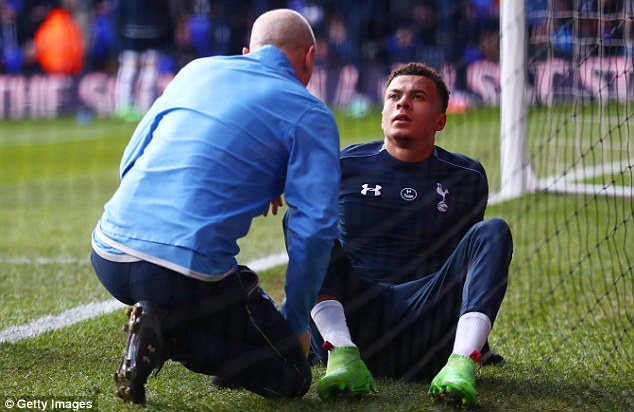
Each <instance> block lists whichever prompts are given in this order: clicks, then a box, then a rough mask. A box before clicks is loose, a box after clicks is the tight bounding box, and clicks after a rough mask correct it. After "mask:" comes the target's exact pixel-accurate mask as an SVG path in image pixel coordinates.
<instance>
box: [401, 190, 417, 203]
mask: <svg viewBox="0 0 634 412" xmlns="http://www.w3.org/2000/svg"><path fill="white" fill-rule="evenodd" d="M417 197H418V193H417V192H416V190H414V189H412V188H411V187H404V188H403V189H402V190H401V198H402V199H403V200H406V201H408V202H411V201H412V200H414V199H416V198H417Z"/></svg>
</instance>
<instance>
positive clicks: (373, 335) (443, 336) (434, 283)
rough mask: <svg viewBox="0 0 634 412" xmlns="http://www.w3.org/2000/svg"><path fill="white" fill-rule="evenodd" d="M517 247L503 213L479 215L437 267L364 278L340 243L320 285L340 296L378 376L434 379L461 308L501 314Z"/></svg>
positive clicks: (314, 346) (322, 355) (317, 350)
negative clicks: (399, 277)
mask: <svg viewBox="0 0 634 412" xmlns="http://www.w3.org/2000/svg"><path fill="white" fill-rule="evenodd" d="M512 249H513V243H512V238H511V233H510V229H509V228H508V225H507V224H506V223H505V222H504V221H503V220H501V219H491V220H487V221H484V222H480V223H478V224H476V225H474V226H473V227H472V228H471V229H470V230H469V231H468V232H467V234H466V235H465V236H464V238H463V239H462V240H461V242H460V243H459V244H458V246H457V247H456V249H455V250H454V252H453V253H452V255H451V256H450V257H449V258H448V259H447V260H446V261H445V263H444V265H443V266H442V268H441V269H440V270H439V271H438V272H435V273H431V274H428V275H426V276H423V277H421V278H420V279H417V280H413V281H409V282H405V283H401V284H393V283H381V282H376V281H372V280H368V279H365V278H364V277H363V274H360V273H358V272H355V271H354V270H353V269H352V268H351V267H350V264H349V262H348V260H347V258H346V257H345V254H344V252H343V250H342V249H341V247H340V246H337V247H335V249H334V251H333V256H332V259H331V264H330V268H329V271H328V274H327V275H326V279H325V280H324V284H323V286H322V289H321V291H320V292H319V293H320V294H322V295H323V294H325V295H332V296H334V297H336V298H337V299H338V300H339V301H340V302H341V304H342V305H343V307H344V311H345V313H346V320H347V323H348V327H349V329H350V334H351V337H352V340H353V342H354V343H355V344H356V345H357V346H358V347H359V350H360V351H361V357H362V358H363V360H364V361H365V362H366V365H367V366H368V368H369V369H370V371H371V372H372V374H373V375H374V376H375V377H389V378H396V379H407V380H429V379H432V378H433V377H434V376H435V375H436V374H437V373H438V371H439V370H440V369H441V368H442V367H443V366H444V365H445V363H446V362H447V358H448V357H449V355H450V354H451V351H452V349H453V343H454V338H455V334H456V326H457V323H458V319H459V318H460V316H461V315H463V314H465V313H467V312H482V313H484V314H486V315H487V316H488V317H489V318H490V319H491V322H494V321H495V318H496V316H497V313H498V310H499V308H500V305H501V304H502V300H503V298H504V294H505V293H506V285H507V278H508V268H509V264H510V262H511V255H512ZM311 337H312V342H311V351H312V354H313V355H314V356H315V358H316V359H317V360H321V361H323V362H324V363H325V362H326V360H327V353H326V351H325V350H324V349H323V348H322V347H321V345H322V344H323V339H322V338H321V336H320V335H319V332H318V331H317V328H316V327H315V325H314V323H311Z"/></svg>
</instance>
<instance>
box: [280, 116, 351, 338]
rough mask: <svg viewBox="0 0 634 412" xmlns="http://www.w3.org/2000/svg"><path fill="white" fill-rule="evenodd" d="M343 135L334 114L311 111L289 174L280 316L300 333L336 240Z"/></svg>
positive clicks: (295, 141) (298, 132) (294, 150)
mask: <svg viewBox="0 0 634 412" xmlns="http://www.w3.org/2000/svg"><path fill="white" fill-rule="evenodd" d="M340 176H341V171H340V166H339V134H338V131H337V126H336V123H335V121H334V118H333V117H332V114H330V112H328V111H327V109H325V108H320V107H318V108H313V109H311V110H309V111H308V112H307V114H306V115H305V116H304V117H303V119H302V121H301V124H298V125H297V130H296V131H295V136H294V137H293V145H292V149H291V151H290V158H289V163H288V168H287V178H286V184H285V190H284V197H285V200H286V204H287V207H288V210H287V213H286V216H285V222H286V225H285V227H286V233H285V234H286V246H287V251H288V255H289V263H288V268H287V272H286V282H285V285H284V289H285V292H286V299H285V302H284V305H283V307H282V312H283V314H284V316H285V318H286V319H287V320H288V322H289V324H290V326H291V327H292V328H293V330H294V331H295V332H296V333H303V332H305V331H306V330H307V329H308V322H309V319H310V310H311V308H312V307H313V305H314V304H315V302H316V298H317V292H318V291H319V289H320V287H321V284H322V282H323V278H324V275H325V273H326V268H327V265H328V261H329V258H330V252H331V250H332V245H333V242H334V239H335V238H336V235H337V215H338V194H339V181H340Z"/></svg>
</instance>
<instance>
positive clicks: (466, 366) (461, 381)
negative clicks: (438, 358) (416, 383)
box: [429, 354, 477, 405]
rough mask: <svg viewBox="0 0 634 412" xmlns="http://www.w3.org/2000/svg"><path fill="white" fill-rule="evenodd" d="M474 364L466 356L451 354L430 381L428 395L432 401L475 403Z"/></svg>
mask: <svg viewBox="0 0 634 412" xmlns="http://www.w3.org/2000/svg"><path fill="white" fill-rule="evenodd" d="M475 370H476V364H475V362H474V361H473V360H472V359H471V358H470V357H468V356H462V355H456V354H452V355H450V356H449V360H448V361H447V364H446V365H445V366H444V367H443V368H442V369H441V370H440V372H438V374H437V375H436V377H435V378H434V379H433V380H432V382H431V386H430V388H429V394H430V395H431V396H432V397H433V398H434V399H440V400H446V401H450V402H456V403H458V404H462V405H468V404H470V403H473V402H475V400H476V397H477V393H476V390H475Z"/></svg>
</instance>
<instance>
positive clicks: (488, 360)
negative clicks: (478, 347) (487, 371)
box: [478, 350, 504, 366]
mask: <svg viewBox="0 0 634 412" xmlns="http://www.w3.org/2000/svg"><path fill="white" fill-rule="evenodd" d="M502 362H504V357H502V355H499V354H497V353H495V352H493V351H491V350H489V351H488V352H485V353H483V354H481V355H480V360H479V361H478V363H480V365H482V366H486V365H497V364H498V363H502Z"/></svg>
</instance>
